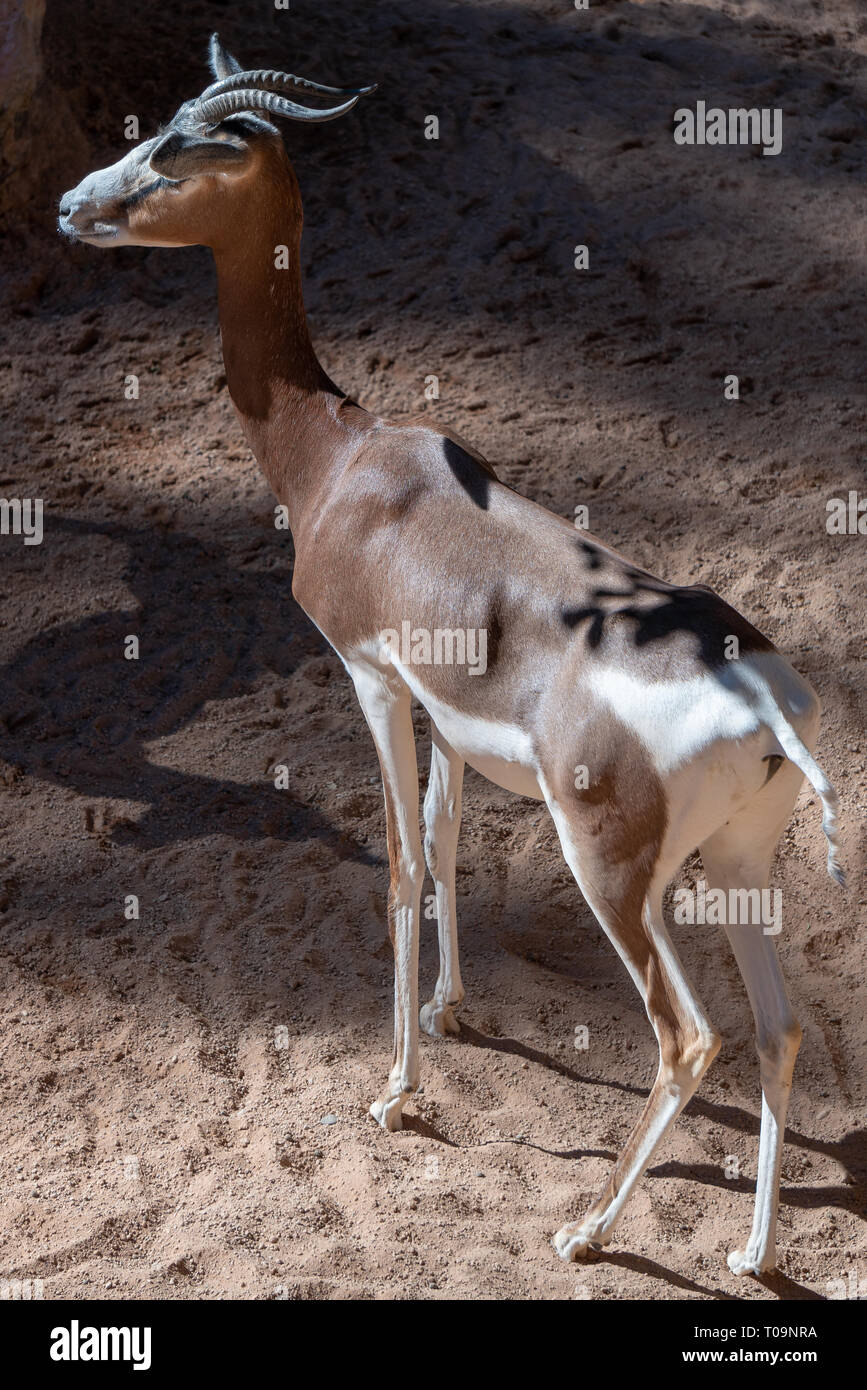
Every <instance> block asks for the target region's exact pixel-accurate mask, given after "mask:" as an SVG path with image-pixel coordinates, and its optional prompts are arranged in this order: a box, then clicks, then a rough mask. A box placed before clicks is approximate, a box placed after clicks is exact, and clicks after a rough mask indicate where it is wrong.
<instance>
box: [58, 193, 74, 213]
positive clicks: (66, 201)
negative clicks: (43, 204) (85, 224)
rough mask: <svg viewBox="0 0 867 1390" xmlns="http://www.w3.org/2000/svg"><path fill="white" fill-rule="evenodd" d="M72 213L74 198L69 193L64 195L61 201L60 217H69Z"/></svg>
mask: <svg viewBox="0 0 867 1390" xmlns="http://www.w3.org/2000/svg"><path fill="white" fill-rule="evenodd" d="M71 212H72V198H71V197H70V195H69V194H68V193H64V195H63V197H62V198H61V200H60V216H61V217H68V216H69V214H70V213H71Z"/></svg>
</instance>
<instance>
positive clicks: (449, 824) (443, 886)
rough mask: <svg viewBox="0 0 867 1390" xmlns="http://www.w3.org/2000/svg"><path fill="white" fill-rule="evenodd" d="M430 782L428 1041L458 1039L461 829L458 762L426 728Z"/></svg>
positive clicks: (461, 772)
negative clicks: (432, 941) (434, 955)
mask: <svg viewBox="0 0 867 1390" xmlns="http://www.w3.org/2000/svg"><path fill="white" fill-rule="evenodd" d="M431 737H432V740H433V742H432V745H431V755H430V777H429V778H428V784H427V793H426V794H425V799H424V823H425V838H424V853H425V858H426V860H427V866H428V868H429V869H430V873H431V878H432V879H433V881H434V887H435V889H436V912H437V933H438V935H439V948H440V968H439V975H438V977H437V982H436V988H435V990H434V997H433V999H431V1000H430V1001H429V1002H428V1003H427V1004H425V1005H423V1006H422V1011H421V1015H420V1020H419V1021H420V1023H421V1026H422V1028H423V1029H424V1031H425V1032H426V1033H430V1034H431V1036H434V1037H436V1036H444V1035H445V1034H446V1033H459V1032H460V1024H459V1023H458V1021H457V1019H456V1018H455V1016H454V1013H453V1010H454V1009H455V1008H456V1007H457V1005H458V1004H460V1003H461V1002H462V1000H463V997H464V987H463V985H462V983H461V968H460V963H459V961H458V922H457V911H456V904H455V856H456V854H457V848H458V834H459V832H460V828H461V791H462V787H463V780H464V760H463V758H461V757H460V756H459V755H458V754H457V753H456V752H455V751H454V749H453V748H452V747H451V746H450V745H449V744H448V743H446V741H445V739H444V738H443V737H442V735H441V733H440V731H439V729H437V727H436V725H435V724H433V725H432V726H431Z"/></svg>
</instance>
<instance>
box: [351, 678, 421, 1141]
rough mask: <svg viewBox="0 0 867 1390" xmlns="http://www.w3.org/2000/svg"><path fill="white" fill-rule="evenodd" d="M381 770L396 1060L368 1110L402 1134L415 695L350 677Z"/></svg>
mask: <svg viewBox="0 0 867 1390" xmlns="http://www.w3.org/2000/svg"><path fill="white" fill-rule="evenodd" d="M352 677H353V680H354V682H355V690H356V694H357V695H358V700H359V704H360V705H361V708H362V711H363V713H364V717H365V719H366V720H367V723H368V726H369V728H370V731H371V733H372V735H373V741H374V743H375V744H376V751H377V753H378V755H379V765H380V768H381V770H382V786H383V791H384V794H385V816H386V831H387V837H388V859H389V865H390V869H391V884H390V888H389V898H388V926H389V935H390V936H391V942H392V945H393V947H394V1057H393V1064H392V1068H391V1073H390V1075H389V1078H388V1085H387V1086H386V1088H385V1090H384V1091H383V1092H382V1095H381V1096H380V1097H379V1098H378V1099H377V1100H375V1101H374V1103H373V1105H372V1106H371V1107H370V1113H371V1115H372V1116H373V1118H374V1119H375V1120H376V1121H377V1122H378V1123H379V1124H380V1125H382V1127H383V1129H390V1130H394V1129H400V1128H401V1125H402V1121H401V1111H402V1109H403V1106H404V1105H405V1103H406V1101H407V1099H408V1097H409V1096H410V1095H411V1094H412V1093H413V1091H415V1090H416V1089H417V1088H418V1081H419V1066H418V940H419V910H420V906H421V886H422V880H423V877H424V860H423V858H422V848H421V833H420V831H419V815H418V810H419V808H418V766H417V763H416V754H415V738H414V735H413V727H412V715H411V697H410V692H409V690H408V689H407V687H406V686H405V685H404V684H403V682H402V681H401V680H400V679H399V678H398V677H397V676H395V675H394V674H391V673H383V672H380V671H378V670H375V669H374V668H371V667H362V668H356V669H355V670H353V671H352Z"/></svg>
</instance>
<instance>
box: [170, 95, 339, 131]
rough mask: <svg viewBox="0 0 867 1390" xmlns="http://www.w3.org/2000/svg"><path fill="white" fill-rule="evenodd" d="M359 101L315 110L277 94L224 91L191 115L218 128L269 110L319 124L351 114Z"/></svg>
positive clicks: (196, 108)
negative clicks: (230, 118) (245, 114)
mask: <svg viewBox="0 0 867 1390" xmlns="http://www.w3.org/2000/svg"><path fill="white" fill-rule="evenodd" d="M359 95H360V94H359ZM357 101H358V95H356V96H354V97H352V98H351V99H350V100H349V101H344V102H343V103H342V104H341V105H340V106H326V107H323V108H322V109H321V110H318V111H317V110H316V109H314V108H313V107H309V106H299V105H298V103H297V102H295V101H289V100H288V99H287V98H286V97H281V96H278V95H277V93H276V92H261V91H255V90H249V91H240V92H224V93H223V94H222V96H215V97H209V98H208V99H207V100H204V99H200V100H199V101H198V102H197V104H196V106H195V109H194V110H193V111H192V112H191V113H190V114H191V115H193V116H194V117H195V118H196V119H197V120H200V121H202V122H203V123H204V124H205V125H209V126H215V125H219V124H220V121H224V120H225V119H226V117H227V116H237V115H239V114H240V113H241V112H250V111H252V112H255V111H270V112H271V113H272V114H273V115H275V116H288V117H289V119H290V120H293V121H311V122H313V123H317V122H322V121H333V120H335V119H336V118H337V117H338V116H342V115H343V114H344V113H345V112H346V111H351V110H352V108H353V106H354V105H355V103H356V102H357Z"/></svg>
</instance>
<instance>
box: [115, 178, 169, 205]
mask: <svg viewBox="0 0 867 1390" xmlns="http://www.w3.org/2000/svg"><path fill="white" fill-rule="evenodd" d="M167 183H168V179H164V178H156V179H154V181H153V183H149V184H148V185H147V187H145V188H140V189H139V191H138V193H131V194H130V196H129V197H128V198H127V199H125V201H124V203H123V207H124V209H127V208H134V207H135V205H136V203H141V202H143V201H144V199H145V198H149V197H150V195H151V193H156V191H157V189H158V188H163V187H165V185H166V184H167Z"/></svg>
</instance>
